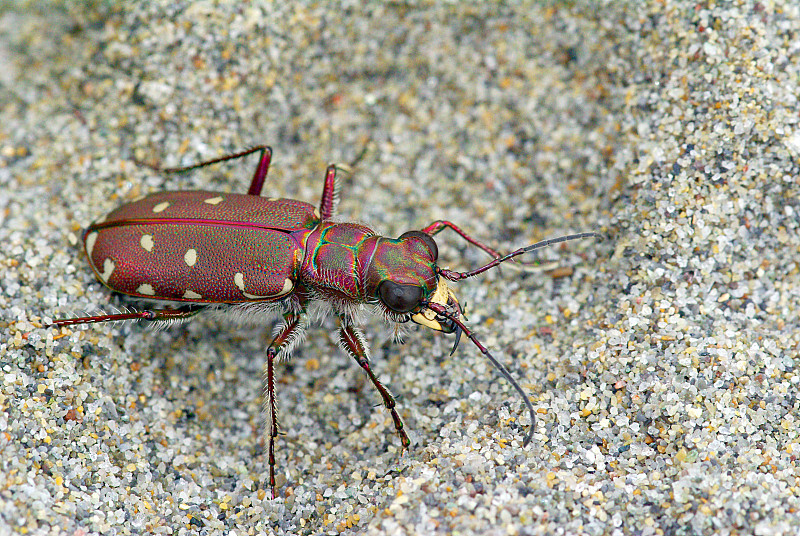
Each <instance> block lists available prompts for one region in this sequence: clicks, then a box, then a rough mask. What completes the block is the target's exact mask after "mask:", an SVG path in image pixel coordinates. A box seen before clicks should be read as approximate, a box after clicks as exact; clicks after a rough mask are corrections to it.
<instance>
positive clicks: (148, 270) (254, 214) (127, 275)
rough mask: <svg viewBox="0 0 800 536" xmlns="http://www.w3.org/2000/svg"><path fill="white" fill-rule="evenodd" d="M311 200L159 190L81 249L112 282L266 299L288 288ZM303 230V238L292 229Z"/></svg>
mask: <svg viewBox="0 0 800 536" xmlns="http://www.w3.org/2000/svg"><path fill="white" fill-rule="evenodd" d="M314 210H315V209H314V207H312V206H311V205H309V204H308V203H303V202H300V201H294V200H290V199H277V200H276V199H265V198H262V197H259V196H251V195H241V194H224V193H218V192H206V191H187V192H162V193H157V194H153V195H150V196H148V197H146V198H144V199H141V200H139V201H135V202H133V203H129V204H125V205H123V206H121V207H119V208H117V209H116V210H114V211H112V212H111V213H110V214H108V216H106V217H104V218H101V219H100V220H98V222H96V223H95V224H94V225H92V226H90V227H89V229H88V230H87V232H86V235H85V245H86V252H87V255H88V256H89V258H90V261H91V264H92V268H93V269H94V271H95V273H96V274H97V276H98V278H99V279H100V280H101V281H102V282H103V283H104V284H105V285H107V286H108V287H109V288H111V289H113V290H116V291H118V292H121V293H123V294H128V295H131V296H137V297H145V298H147V297H151V298H160V299H167V300H183V301H193V302H216V303H241V302H245V301H252V300H263V299H266V300H271V299H276V298H279V297H281V296H284V295H286V294H287V293H288V292H289V291H291V289H292V287H293V286H294V282H295V281H296V280H297V278H298V273H299V268H300V262H301V261H302V259H303V246H304V243H303V240H302V231H308V230H310V229H313V228H314V226H315V225H316V224H317V223H318V221H319V220H318V218H317V217H316V216H315V214H314ZM294 231H300V232H301V233H300V235H301V239H300V240H296V239H293V238H292V237H291V236H289V235H290V233H291V232H294Z"/></svg>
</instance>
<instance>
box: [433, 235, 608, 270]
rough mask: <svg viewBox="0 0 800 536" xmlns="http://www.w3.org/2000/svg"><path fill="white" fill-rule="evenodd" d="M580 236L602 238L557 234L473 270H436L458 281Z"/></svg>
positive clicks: (587, 236) (437, 268)
mask: <svg viewBox="0 0 800 536" xmlns="http://www.w3.org/2000/svg"><path fill="white" fill-rule="evenodd" d="M581 238H600V239H602V238H603V235H601V234H600V233H595V232H588V233H578V234H571V235H565V236H559V237H558V238H550V239H548V240H542V241H541V242H536V243H535V244H531V245H530V246H526V247H524V248H520V249H518V250H516V251H512V252H511V253H509V254H508V255H505V256H503V257H500V258H498V259H495V260H493V261H492V262H490V263H489V264H487V265H485V266H481V267H480V268H477V269H475V270H471V271H469V272H454V271H452V270H448V269H447V268H439V267H438V266H437V267H436V272H437V273H438V274H439V275H441V276H442V277H444V278H445V279H447V280H449V281H460V280H462V279H466V278H468V277H472V276H474V275H478V274H482V273H483V272H485V271H486V270H491V269H492V268H494V267H495V266H497V265H498V264H500V263H502V262H505V261H507V260H510V259H513V258H514V257H519V256H520V255H523V254H525V253H530V252H531V251H534V250H536V249H542V248H545V247H547V246H551V245H553V244H559V243H561V242H568V241H570V240H579V239H581Z"/></svg>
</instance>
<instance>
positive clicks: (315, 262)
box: [301, 222, 380, 312]
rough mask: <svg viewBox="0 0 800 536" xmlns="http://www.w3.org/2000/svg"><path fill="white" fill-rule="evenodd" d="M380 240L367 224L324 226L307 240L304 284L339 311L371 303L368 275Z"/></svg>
mask: <svg viewBox="0 0 800 536" xmlns="http://www.w3.org/2000/svg"><path fill="white" fill-rule="evenodd" d="M379 239H380V237H379V236H377V235H376V234H375V232H374V231H373V230H372V229H370V228H369V227H366V226H364V225H359V224H355V223H332V222H323V223H321V224H320V225H319V226H318V227H317V228H316V229H315V230H314V231H313V232H312V233H310V234H309V235H308V238H307V240H306V244H305V251H306V254H305V257H304V259H303V265H302V268H301V279H302V282H303V284H304V285H305V286H306V287H307V288H308V289H309V290H310V291H311V292H312V293H313V294H315V295H316V296H317V297H318V298H319V299H322V300H325V301H328V302H329V303H330V304H331V305H332V306H333V307H334V309H336V310H337V311H338V312H346V311H348V310H350V309H352V306H355V305H359V304H362V303H366V302H368V301H369V299H368V295H367V293H366V291H365V289H366V286H365V281H366V277H365V272H366V267H367V266H368V265H369V263H370V259H371V256H372V253H373V252H374V250H375V245H376V243H377V242H378V241H379Z"/></svg>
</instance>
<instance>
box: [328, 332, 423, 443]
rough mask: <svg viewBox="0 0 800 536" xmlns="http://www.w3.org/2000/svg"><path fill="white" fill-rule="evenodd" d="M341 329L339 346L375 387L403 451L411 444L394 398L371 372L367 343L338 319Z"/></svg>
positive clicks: (358, 333)
mask: <svg viewBox="0 0 800 536" xmlns="http://www.w3.org/2000/svg"><path fill="white" fill-rule="evenodd" d="M340 322H341V328H340V329H339V345H340V346H341V347H342V349H343V350H344V351H345V352H347V353H348V354H350V356H351V357H352V358H353V359H355V360H356V363H358V366H360V367H361V368H362V369H364V371H365V372H366V373H367V376H369V379H370V381H371V382H372V385H374V386H375V389H377V390H378V392H379V393H380V394H381V398H383V405H384V406H386V409H388V410H389V412H390V413H391V414H392V421H394V429H395V431H396V432H397V435H398V436H400V443H401V444H402V446H403V449H407V448H408V446H409V445H410V444H411V441H409V439H408V435H406V431H405V429H404V428H403V420H402V419H401V418H400V414H399V413H397V410H396V409H395V406H396V403H395V401H394V397H392V394H391V393H390V392H389V390H388V389H386V387H384V386H383V384H382V383H381V382H380V380H378V377H377V376H375V373H374V372H372V367H370V366H369V349H368V348H367V343H366V341H364V335H363V334H362V333H361V331H360V330H359V329H357V328H355V327H353V326H351V325H349V324H347V323H346V322H345V321H344V320H342V319H340Z"/></svg>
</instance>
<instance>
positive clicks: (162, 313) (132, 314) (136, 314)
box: [47, 307, 203, 327]
mask: <svg viewBox="0 0 800 536" xmlns="http://www.w3.org/2000/svg"><path fill="white" fill-rule="evenodd" d="M202 309H203V308H202V307H200V308H197V307H187V308H182V309H149V310H144V311H132V310H131V311H128V312H126V313H116V314H112V315H106V314H100V315H95V316H82V317H77V318H59V319H57V320H53V323H52V324H49V325H48V326H47V327H64V326H74V325H77V324H99V323H102V322H125V321H126V320H134V321H138V320H144V321H147V322H155V323H156V324H157V325H160V326H161V327H167V326H169V325H171V324H174V323H176V322H183V321H185V320H189V319H190V318H191V317H193V316H194V315H196V314H197V313H199V312H200V311H201V310H202Z"/></svg>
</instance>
